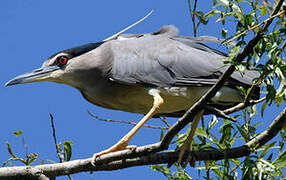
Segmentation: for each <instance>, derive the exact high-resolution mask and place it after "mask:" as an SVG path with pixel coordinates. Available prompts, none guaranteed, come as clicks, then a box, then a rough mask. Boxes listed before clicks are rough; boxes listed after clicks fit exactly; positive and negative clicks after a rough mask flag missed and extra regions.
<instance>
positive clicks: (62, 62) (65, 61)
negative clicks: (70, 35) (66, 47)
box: [58, 56, 68, 66]
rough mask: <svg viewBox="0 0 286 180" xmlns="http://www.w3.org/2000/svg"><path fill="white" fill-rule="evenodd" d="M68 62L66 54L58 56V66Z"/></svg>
mask: <svg viewBox="0 0 286 180" xmlns="http://www.w3.org/2000/svg"><path fill="white" fill-rule="evenodd" d="M67 62H68V58H67V57H66V56H60V57H59V58H58V63H59V65H60V66H63V65H66V64H67Z"/></svg>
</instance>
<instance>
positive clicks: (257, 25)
mask: <svg viewBox="0 0 286 180" xmlns="http://www.w3.org/2000/svg"><path fill="white" fill-rule="evenodd" d="M285 12H286V11H285V10H283V11H281V12H279V13H277V14H275V15H273V16H270V17H269V18H267V19H266V20H264V21H262V22H261V23H259V24H256V25H254V26H252V27H250V28H248V29H247V30H245V31H243V32H242V33H240V34H238V35H236V36H235V37H233V38H232V39H231V40H228V41H227V43H230V42H232V41H234V40H235V39H237V38H239V37H241V36H243V35H245V34H246V33H247V32H249V31H251V30H253V29H255V28H258V27H259V26H260V25H262V24H265V23H266V22H268V21H270V20H272V19H273V18H275V17H277V16H280V15H282V14H283V13H285Z"/></svg>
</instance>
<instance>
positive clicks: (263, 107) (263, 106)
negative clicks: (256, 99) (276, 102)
mask: <svg viewBox="0 0 286 180" xmlns="http://www.w3.org/2000/svg"><path fill="white" fill-rule="evenodd" d="M266 105H267V101H264V102H263V104H262V106H261V117H263V115H264V110H265V107H266Z"/></svg>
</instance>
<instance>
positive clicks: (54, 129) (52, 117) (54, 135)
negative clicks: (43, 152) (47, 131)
mask: <svg viewBox="0 0 286 180" xmlns="http://www.w3.org/2000/svg"><path fill="white" fill-rule="evenodd" d="M50 118H51V124H52V130H53V137H54V142H55V146H56V150H57V156H58V158H59V160H60V163H62V162H63V159H62V158H61V154H60V151H59V148H58V143H57V136H56V128H55V125H54V116H53V115H52V113H50Z"/></svg>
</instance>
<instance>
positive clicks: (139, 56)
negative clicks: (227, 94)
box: [109, 31, 258, 87]
mask: <svg viewBox="0 0 286 180" xmlns="http://www.w3.org/2000/svg"><path fill="white" fill-rule="evenodd" d="M159 32H160V31H159ZM125 37H127V38H126V39H125V40H114V41H110V42H109V43H110V47H111V50H112V54H113V58H114V61H113V67H112V70H111V79H112V80H114V81H117V82H119V83H127V84H143V85H147V86H158V87H170V86H206V85H213V84H215V83H216V82H217V80H218V77H219V76H220V75H221V74H222V73H223V72H224V71H225V70H226V69H227V67H226V66H224V64H223V59H224V58H225V54H223V53H221V52H219V51H217V50H214V49H212V48H209V47H208V46H206V45H204V44H202V42H204V41H206V40H208V39H207V38H206V40H200V41H198V40H194V39H192V38H188V37H184V36H177V35H174V34H168V32H164V33H157V34H154V33H153V34H152V33H149V34H140V36H131V35H129V36H125ZM256 77H258V73H257V72H256V71H247V72H246V73H245V74H244V75H243V76H242V75H241V74H240V73H239V72H235V73H234V74H233V75H232V76H231V78H230V79H229V80H228V81H227V83H226V85H229V86H234V85H242V86H249V85H251V84H252V80H253V79H254V78H256Z"/></svg>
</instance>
